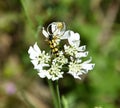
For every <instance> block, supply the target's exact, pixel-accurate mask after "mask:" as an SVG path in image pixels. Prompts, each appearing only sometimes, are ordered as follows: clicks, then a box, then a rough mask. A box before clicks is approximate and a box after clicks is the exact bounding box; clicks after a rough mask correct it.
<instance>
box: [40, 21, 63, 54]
mask: <svg viewBox="0 0 120 108" xmlns="http://www.w3.org/2000/svg"><path fill="white" fill-rule="evenodd" d="M42 32H43V34H44V36H45V37H46V38H47V41H48V43H49V46H50V48H51V52H52V54H54V55H55V56H58V55H59V54H58V45H59V41H60V38H61V36H62V35H63V34H64V32H65V23H64V22H53V23H51V24H49V25H48V27H47V31H45V29H44V28H43V30H42Z"/></svg>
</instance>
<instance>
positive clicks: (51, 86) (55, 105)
mask: <svg viewBox="0 0 120 108" xmlns="http://www.w3.org/2000/svg"><path fill="white" fill-rule="evenodd" d="M48 84H49V87H50V91H51V93H52V97H53V104H54V107H55V108H58V102H57V99H56V94H55V90H54V87H53V83H52V81H51V80H48Z"/></svg>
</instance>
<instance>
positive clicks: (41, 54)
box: [28, 22, 95, 108]
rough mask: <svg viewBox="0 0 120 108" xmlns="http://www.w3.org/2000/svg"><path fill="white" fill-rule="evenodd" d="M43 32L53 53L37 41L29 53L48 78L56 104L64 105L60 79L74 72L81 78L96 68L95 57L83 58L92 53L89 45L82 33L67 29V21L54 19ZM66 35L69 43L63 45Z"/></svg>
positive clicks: (40, 72) (40, 71)
mask: <svg viewBox="0 0 120 108" xmlns="http://www.w3.org/2000/svg"><path fill="white" fill-rule="evenodd" d="M42 33H43V35H44V36H45V38H46V39H47V41H48V44H49V47H50V48H51V53H46V52H45V51H41V50H40V48H39V47H38V45H37V43H35V44H34V46H30V48H29V50H28V53H29V56H30V59H31V62H32V63H33V65H34V69H36V70H37V71H38V75H39V76H40V77H41V78H47V79H48V83H49V86H50V90H51V93H52V96H53V101H54V106H55V108H61V99H60V92H59V85H58V80H59V79H60V78H63V74H70V75H72V76H73V77H74V78H75V79H80V80H81V76H82V75H83V74H87V73H88V71H90V70H92V69H93V68H94V65H95V64H94V63H91V61H92V58H91V57H90V59H88V60H86V61H84V59H83V58H85V57H87V56H88V51H85V50H86V46H85V45H84V46H80V35H79V33H74V32H73V31H71V30H67V31H66V26H65V23H64V22H53V23H51V24H49V25H48V27H47V30H45V28H44V27H43V29H42ZM64 39H65V40H67V41H68V43H69V44H65V45H64V46H63V47H62V48H63V49H59V46H60V41H61V40H64ZM52 81H54V82H52Z"/></svg>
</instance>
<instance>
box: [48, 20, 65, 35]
mask: <svg viewBox="0 0 120 108" xmlns="http://www.w3.org/2000/svg"><path fill="white" fill-rule="evenodd" d="M65 29H66V26H65V23H64V22H53V23H51V24H49V25H48V27H47V32H48V34H52V35H60V36H61V35H63V34H64V32H65Z"/></svg>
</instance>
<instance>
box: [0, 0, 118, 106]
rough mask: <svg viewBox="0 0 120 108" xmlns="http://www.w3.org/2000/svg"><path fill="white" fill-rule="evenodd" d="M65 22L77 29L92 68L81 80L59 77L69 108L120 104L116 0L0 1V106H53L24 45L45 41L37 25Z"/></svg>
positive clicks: (44, 82)
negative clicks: (85, 47)
mask: <svg viewBox="0 0 120 108" xmlns="http://www.w3.org/2000/svg"><path fill="white" fill-rule="evenodd" d="M53 21H64V22H65V23H66V26H67V29H71V30H73V31H75V32H79V33H80V35H81V37H80V38H81V45H87V50H88V51H89V55H90V56H92V58H93V63H95V68H94V70H93V71H91V72H89V73H88V74H87V75H86V76H83V78H82V80H75V79H74V78H73V77H71V76H69V75H67V76H65V77H64V79H60V82H59V83H60V93H61V95H63V96H64V97H65V98H63V102H64V104H68V106H69V108H100V107H101V108H120V0H0V108H53V104H52V98H51V94H50V90H49V87H48V84H47V82H46V80H45V79H41V78H39V76H38V75H37V72H36V70H34V69H33V65H32V64H31V62H30V59H29V56H28V52H27V51H28V49H29V46H30V45H33V44H34V43H35V42H37V43H38V45H39V47H40V48H41V49H42V50H45V49H46V50H48V49H49V47H48V44H47V43H46V42H45V38H44V36H43V35H42V33H41V31H40V29H38V27H39V28H40V27H42V26H46V25H48V24H49V23H50V22H53Z"/></svg>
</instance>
